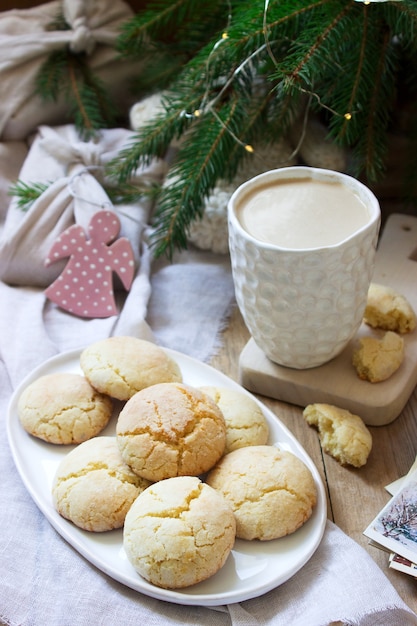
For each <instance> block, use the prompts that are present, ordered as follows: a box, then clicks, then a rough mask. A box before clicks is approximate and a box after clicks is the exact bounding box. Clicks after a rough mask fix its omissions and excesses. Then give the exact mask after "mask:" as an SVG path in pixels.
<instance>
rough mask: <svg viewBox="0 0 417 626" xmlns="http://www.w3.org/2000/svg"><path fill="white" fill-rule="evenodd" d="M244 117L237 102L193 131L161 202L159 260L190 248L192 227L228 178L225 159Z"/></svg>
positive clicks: (155, 238)
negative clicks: (205, 203)
mask: <svg viewBox="0 0 417 626" xmlns="http://www.w3.org/2000/svg"><path fill="white" fill-rule="evenodd" d="M243 114H244V109H243V108H242V107H241V106H240V103H239V102H238V101H237V100H236V101H233V102H230V103H228V104H227V105H224V106H223V107H222V109H220V110H218V111H217V112H216V115H215V116H213V115H207V116H204V117H203V118H202V119H201V120H199V121H198V123H196V124H195V125H193V127H192V128H191V130H190V141H189V142H186V143H185V144H183V146H182V147H181V149H180V150H179V153H178V157H177V159H176V160H175V163H174V165H173V167H172V170H171V174H170V177H169V179H168V185H167V186H166V187H164V188H163V189H162V191H161V195H160V197H159V199H158V204H157V210H156V213H155V218H154V233H153V235H152V247H153V248H154V250H155V254H156V256H160V255H162V254H166V255H167V256H168V257H170V258H171V257H172V254H173V252H174V250H175V249H176V248H177V249H184V248H186V247H187V231H188V229H189V226H190V224H191V222H192V221H193V220H194V219H196V218H198V217H201V215H202V204H203V200H204V198H205V197H206V196H207V195H208V194H209V193H210V191H211V189H212V188H213V187H214V184H215V181H216V180H217V179H218V178H220V177H222V176H223V175H224V166H225V155H226V160H227V154H228V153H230V152H231V151H232V150H233V149H234V148H235V141H234V139H233V137H232V136H231V131H232V132H233V131H236V132H239V125H241V124H242V123H243V121H244V118H243ZM232 129H233V130H232ZM194 146H198V148H197V149H194ZM242 150H243V148H242Z"/></svg>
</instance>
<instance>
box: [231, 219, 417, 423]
mask: <svg viewBox="0 0 417 626" xmlns="http://www.w3.org/2000/svg"><path fill="white" fill-rule="evenodd" d="M373 282H377V283H381V284H384V285H387V286H389V287H392V288H393V289H395V291H397V292H398V293H401V294H403V295H404V296H405V297H406V298H407V300H408V301H409V302H410V304H411V306H412V307H413V308H414V310H415V311H417V218H416V217H412V216H408V215H400V214H394V215H391V216H390V217H389V218H388V220H387V222H386V225H385V228H384V230H383V233H382V235H381V237H380V241H379V245H378V250H377V253H376V261H375V269H374V274H373ZM378 332H379V334H381V333H380V331H374V330H372V329H371V328H369V327H368V326H367V325H366V324H362V325H361V327H360V329H359V331H358V333H357V336H356V337H354V338H353V339H352V340H351V341H350V343H349V344H348V346H347V347H346V348H345V350H344V351H343V352H342V353H341V354H340V355H339V356H337V357H336V358H335V359H333V360H332V361H330V362H329V363H325V364H324V365H321V366H320V367H315V368H312V369H306V370H296V369H291V368H287V367H283V366H280V365H276V364H275V363H273V362H272V361H270V360H269V359H268V358H267V357H266V356H265V354H264V353H263V352H262V351H261V350H260V349H259V348H258V346H257V345H256V344H255V342H254V340H253V339H250V340H249V342H248V343H247V344H246V346H245V348H244V349H243V351H242V353H241V355H240V360H239V376H240V383H241V384H242V385H243V386H244V387H246V389H248V390H249V391H252V392H254V393H258V394H261V395H264V396H267V397H270V398H275V399H278V400H282V401H284V402H289V403H290V404H296V405H298V406H301V407H305V406H306V405H307V404H312V403H315V402H326V403H329V404H334V405H336V406H339V407H341V408H344V409H347V410H349V411H351V412H352V413H355V414H356V415H360V416H361V417H362V419H363V420H364V422H365V423H366V424H368V425H370V426H383V425H385V424H389V423H390V422H392V421H393V420H394V419H395V418H396V417H397V416H398V415H399V414H400V413H401V411H402V409H403V408H404V406H405V404H406V403H407V400H408V398H409V397H410V395H411V394H412V392H413V389H414V387H415V386H416V384H417V329H415V330H414V332H412V333H409V334H406V335H403V337H404V341H405V357H404V361H403V362H402V364H401V366H400V368H399V369H398V370H397V371H396V372H395V373H394V374H393V375H392V376H391V377H390V378H389V379H388V380H386V381H384V382H380V383H370V382H367V381H363V380H360V379H359V378H358V376H357V373H356V370H355V368H354V367H353V365H352V351H353V349H354V347H356V345H357V339H358V337H359V336H363V335H373V336H375V335H377V334H378Z"/></svg>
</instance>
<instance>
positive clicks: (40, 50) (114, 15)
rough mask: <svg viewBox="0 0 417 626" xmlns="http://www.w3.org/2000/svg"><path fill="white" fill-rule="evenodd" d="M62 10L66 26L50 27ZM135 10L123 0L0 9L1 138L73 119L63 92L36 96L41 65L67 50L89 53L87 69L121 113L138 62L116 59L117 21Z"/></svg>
mask: <svg viewBox="0 0 417 626" xmlns="http://www.w3.org/2000/svg"><path fill="white" fill-rule="evenodd" d="M60 13H62V14H63V16H64V18H65V21H66V22H67V24H68V25H69V26H70V28H69V29H67V30H55V28H56V27H54V26H51V24H53V23H54V21H55V20H56V19H57V17H58V16H59V14H60ZM132 16H133V11H132V9H131V7H130V6H129V5H128V4H126V3H125V2H123V0H62V1H61V0H53V1H52V2H48V3H46V4H42V5H39V6H36V7H33V8H30V9H20V10H19V9H12V10H9V11H4V12H3V13H0V83H1V87H2V98H1V100H0V139H1V140H2V141H6V140H7V141H8V140H19V139H25V138H26V137H27V136H28V134H29V133H31V132H34V131H35V130H36V128H37V127H38V126H39V125H40V124H48V125H58V124H66V123H70V122H72V121H73V119H72V118H71V117H70V111H69V110H68V103H67V102H66V99H65V98H64V96H62V97H60V98H58V101H57V102H49V101H48V102H43V101H42V100H41V99H40V97H39V96H37V95H35V94H34V89H35V81H36V77H37V75H38V72H39V70H40V68H41V66H42V64H43V63H44V62H45V61H46V60H47V58H48V57H49V55H50V54H51V53H52V52H56V51H59V50H63V49H65V48H66V47H67V46H69V48H70V50H71V51H72V52H74V53H76V54H78V53H85V54H86V55H87V56H88V67H89V68H90V69H91V71H92V72H93V73H94V75H95V76H97V78H99V79H100V80H101V81H102V82H103V83H104V85H105V88H106V90H107V91H108V92H109V93H110V95H111V96H112V97H113V100H114V102H115V105H116V106H117V107H118V110H119V111H120V113H123V109H124V108H125V109H126V111H125V112H127V111H128V107H129V99H128V98H129V94H128V87H129V82H130V79H132V78H133V76H134V75H135V74H137V72H138V71H139V69H140V63H139V62H131V61H128V60H126V59H123V61H121V60H120V58H119V54H118V52H117V51H116V49H115V44H116V40H117V38H118V36H119V34H120V28H121V25H122V24H123V23H124V22H126V21H127V20H129V19H131V18H132Z"/></svg>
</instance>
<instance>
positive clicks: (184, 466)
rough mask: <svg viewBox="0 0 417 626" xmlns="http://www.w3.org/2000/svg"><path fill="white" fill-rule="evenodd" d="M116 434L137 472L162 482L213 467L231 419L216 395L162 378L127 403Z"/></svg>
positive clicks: (222, 448) (126, 457) (196, 474)
mask: <svg viewBox="0 0 417 626" xmlns="http://www.w3.org/2000/svg"><path fill="white" fill-rule="evenodd" d="M116 435H117V441H118V444H119V447H120V451H121V453H122V456H123V458H124V460H125V462H126V463H127V464H128V465H129V466H130V467H131V468H132V469H133V471H134V472H136V473H137V474H138V475H139V476H143V477H144V478H147V479H148V480H151V481H157V480H163V479H164V478H172V477H173V476H185V475H190V476H198V475H199V474H203V473H204V472H207V471H208V470H209V469H211V468H212V467H213V465H214V464H215V463H216V462H217V461H218V460H219V458H220V457H221V456H222V454H223V452H224V448H225V445H226V424H225V420H224V417H223V414H222V412H221V411H220V409H219V407H218V406H217V404H216V403H215V402H214V400H212V399H211V398H210V397H209V396H208V395H206V394H204V393H203V392H202V391H200V390H199V389H196V388H194V387H191V386H189V385H184V384H183V383H160V384H158V385H152V386H151V387H147V388H146V389H142V391H139V392H138V393H136V394H135V395H134V396H133V397H132V398H130V400H128V401H127V402H126V404H125V406H124V407H123V409H122V410H121V411H120V414H119V417H118V420H117V425H116Z"/></svg>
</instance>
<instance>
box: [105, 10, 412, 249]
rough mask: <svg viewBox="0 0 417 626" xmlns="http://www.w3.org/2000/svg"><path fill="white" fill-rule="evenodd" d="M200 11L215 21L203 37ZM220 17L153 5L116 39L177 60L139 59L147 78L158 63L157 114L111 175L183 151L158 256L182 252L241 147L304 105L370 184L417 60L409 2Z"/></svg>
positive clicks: (165, 204)
mask: <svg viewBox="0 0 417 626" xmlns="http://www.w3.org/2000/svg"><path fill="white" fill-rule="evenodd" d="M206 4H210V8H211V7H212V8H213V13H214V14H215V18H213V20H212V21H211V22H209V24H210V28H208V29H207V32H204V29H202V28H201V24H202V18H203V14H204V12H205V11H206V10H207V8H206ZM222 7H223V9H224V5H222V3H220V2H218V1H215V2H213V3H201V2H196V1H195V0H177V1H176V2H174V3H172V2H170V1H169V0H154V1H151V2H149V3H148V5H147V11H145V12H144V13H143V14H142V15H140V16H137V17H136V18H135V20H134V21H133V22H132V24H130V25H127V26H126V30H125V32H124V35H123V36H122V38H121V40H120V46H119V48H120V50H121V51H122V50H124V51H125V52H126V53H129V54H132V53H135V52H136V53H138V52H139V53H140V54H142V55H143V54H146V50H152V54H153V52H156V51H157V49H158V48H159V50H163V55H165V54H167V53H168V54H169V53H170V51H172V56H173V57H174V56H175V57H176V58H175V61H173V62H172V63H171V64H170V65H169V66H166V70H165V71H162V70H161V62H162V58H163V55H162V56H159V58H157V57H158V55H155V63H153V62H152V60H151V59H149V63H148V65H149V67H148V77H149V78H150V77H151V76H152V72H153V68H157V67H158V64H159V71H155V81H154V83H152V80H149V82H148V83H147V85H148V87H149V88H150V89H152V85H153V88H155V89H158V84H159V85H160V84H163V85H164V89H166V99H165V110H164V112H163V113H160V114H158V116H156V117H155V118H154V119H153V120H151V121H150V122H149V123H148V124H146V125H145V126H144V127H143V128H142V129H140V131H138V133H137V134H136V136H135V137H134V138H133V141H132V143H131V144H130V145H129V146H127V147H126V148H125V149H124V150H123V151H122V152H121V153H120V155H119V158H118V159H117V160H115V162H114V163H113V164H111V168H110V169H111V171H112V173H113V175H114V176H115V178H116V180H119V181H121V182H123V181H126V180H128V178H129V176H131V174H132V173H133V172H134V170H135V169H136V168H137V167H139V166H140V165H143V164H147V163H149V162H150V160H151V159H152V158H155V157H161V156H163V155H164V154H165V151H166V150H167V148H168V146H169V144H170V142H171V141H172V140H173V139H174V138H176V139H180V140H181V149H180V152H179V154H178V159H177V160H176V161H175V162H174V165H173V168H172V171H171V175H170V178H169V181H170V184H169V185H168V186H167V187H166V188H164V189H163V190H162V192H161V196H160V198H159V203H158V205H157V207H158V208H157V213H156V223H155V235H154V249H155V251H156V253H157V255H159V254H161V253H167V254H168V255H172V251H173V249H174V248H175V247H176V246H178V247H180V248H182V247H184V246H186V231H187V229H188V227H189V225H190V223H191V222H192V220H194V219H196V218H198V217H199V215H200V214H201V211H202V205H203V201H204V199H205V197H206V196H207V194H208V193H209V192H210V190H211V189H213V187H214V185H215V184H216V181H217V179H218V178H225V177H226V176H227V177H230V178H232V177H233V175H234V173H235V172H236V170H237V167H238V165H239V163H240V162H241V160H242V159H243V158H245V157H247V153H245V150H244V149H243V147H242V146H244V145H245V144H248V143H253V142H256V141H257V140H258V141H265V140H268V138H269V139H271V138H275V139H276V138H277V137H279V136H280V135H282V134H283V133H285V132H286V131H287V129H288V128H289V127H291V125H292V123H293V122H294V120H295V119H296V118H297V117H299V114H300V110H301V109H303V108H304V106H305V103H307V107H308V109H311V110H314V111H316V112H319V113H320V115H321V116H322V118H323V119H324V120H325V121H326V122H327V124H328V126H329V133H330V135H331V137H332V139H333V141H335V142H337V143H338V144H340V145H341V146H343V147H347V148H349V149H350V150H351V151H353V153H354V155H355V168H356V169H355V170H352V172H351V173H353V174H354V175H357V176H359V175H361V174H365V175H366V176H367V177H368V178H369V179H370V180H377V179H378V178H380V177H381V175H382V173H383V171H384V162H385V153H386V139H387V130H388V128H389V124H390V121H391V119H392V115H393V109H394V106H395V96H396V91H397V84H398V81H399V75H400V74H401V64H402V62H403V60H404V58H405V56H406V55H407V54H408V55H409V56H410V57H411V58H415V53H416V52H417V40H416V38H415V36H414V33H415V32H416V28H417V3H416V2H415V0H403V1H401V2H382V3H371V4H369V5H365V4H364V3H361V2H356V1H355V0H270V2H268V3H265V2H264V0H230V2H229V3H228V9H229V12H230V16H229V15H228V16H227V20H226V11H224V15H223V19H222V15H221V10H222ZM229 17H230V20H229ZM226 21H227V22H229V23H228V27H227V32H226V33H224V24H225V23H226ZM168 31H169V32H170V33H171V34H172V37H167V36H166V33H167V32H168ZM171 44H172V47H170V46H171ZM153 46H156V47H153ZM147 58H149V57H147ZM180 60H181V61H180ZM179 61H180V62H179ZM180 63H182V66H181V67H180ZM413 75H414V76H416V74H415V73H414V74H413ZM416 80H417V79H416ZM158 81H160V82H159V83H158ZM218 115H220V116H221V117H220V119H221V120H222V121H221V122H220V123H219V120H218V118H217V116H218ZM220 164H222V165H220Z"/></svg>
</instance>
